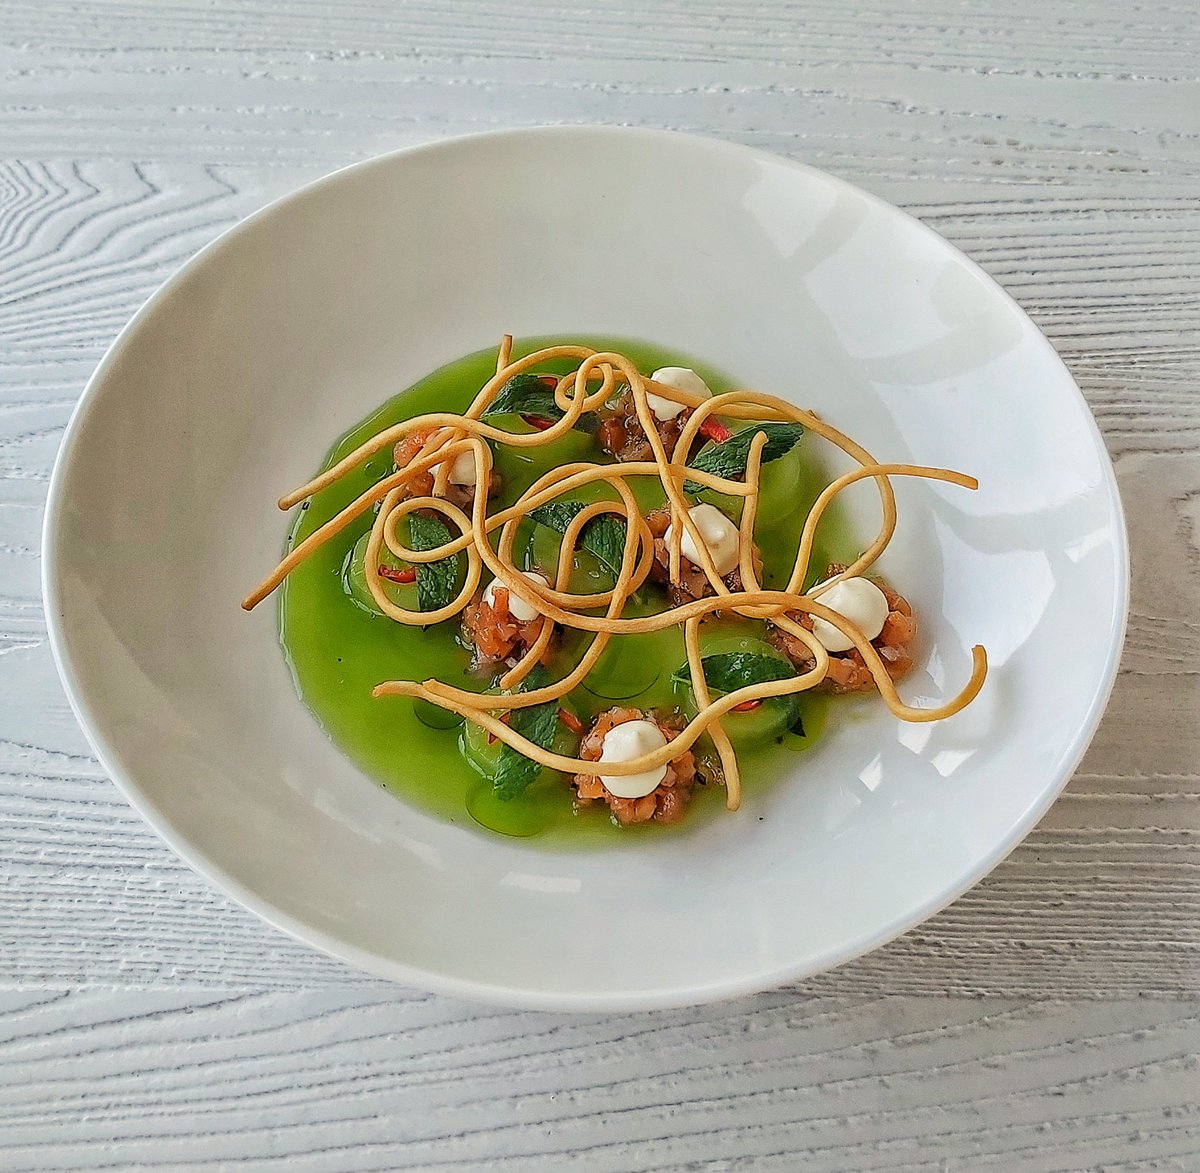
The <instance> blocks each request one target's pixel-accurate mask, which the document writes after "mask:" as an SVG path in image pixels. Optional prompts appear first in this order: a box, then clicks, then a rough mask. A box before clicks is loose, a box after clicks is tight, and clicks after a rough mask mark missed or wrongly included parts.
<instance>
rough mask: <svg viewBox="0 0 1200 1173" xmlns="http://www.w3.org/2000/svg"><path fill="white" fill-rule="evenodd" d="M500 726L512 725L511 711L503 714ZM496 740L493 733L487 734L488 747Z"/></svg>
mask: <svg viewBox="0 0 1200 1173" xmlns="http://www.w3.org/2000/svg"><path fill="white" fill-rule="evenodd" d="M500 724H501V725H511V724H512V710H511V709H509V711H508V712H507V713H504V714H503V715H502V716H501V718H500ZM496 740H497V737H496V735H495V734H494V733H489V734H488V745H492V744H494V743H495V742H496Z"/></svg>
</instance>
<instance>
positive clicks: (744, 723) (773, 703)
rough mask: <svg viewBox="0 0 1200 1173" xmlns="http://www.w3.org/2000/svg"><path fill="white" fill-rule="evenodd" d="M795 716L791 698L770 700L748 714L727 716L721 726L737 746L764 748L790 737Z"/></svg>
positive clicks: (795, 708) (771, 698) (794, 706)
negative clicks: (766, 745) (771, 742)
mask: <svg viewBox="0 0 1200 1173" xmlns="http://www.w3.org/2000/svg"><path fill="white" fill-rule="evenodd" d="M796 714H797V707H796V702H795V701H794V700H793V699H792V698H791V697H786V696H781V697H770V698H769V699H767V700H765V701H763V703H762V704H761V705H759V706H758V708H757V709H751V710H750V711H749V712H746V713H727V714H726V715H725V716H724V717H722V718H721V726H722V728H723V729H724V730H725V732H726V733H728V734H729V740H730V741H732V742H733V744H734V745H764V744H766V743H767V742H769V741H777V740H778V739H779V738H781V737H782V736H783V735H784V734H785V733H787V731H788V730H789V729H790V728H791V727H792V725H793V723H794V722H795V720H796Z"/></svg>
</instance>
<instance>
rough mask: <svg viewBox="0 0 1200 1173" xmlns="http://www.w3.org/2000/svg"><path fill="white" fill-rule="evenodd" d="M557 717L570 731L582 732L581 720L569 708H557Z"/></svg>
mask: <svg viewBox="0 0 1200 1173" xmlns="http://www.w3.org/2000/svg"><path fill="white" fill-rule="evenodd" d="M558 719H559V720H560V721H561V722H562V723H563V724H564V725H565V726H566V727H567V728H568V729H570V731H571V732H572V733H582V732H583V722H582V721H581V720H580V719H579V718H578V717H576V716H575V714H574V713H572V712H571V710H570V709H564V708H560V709H559V710H558Z"/></svg>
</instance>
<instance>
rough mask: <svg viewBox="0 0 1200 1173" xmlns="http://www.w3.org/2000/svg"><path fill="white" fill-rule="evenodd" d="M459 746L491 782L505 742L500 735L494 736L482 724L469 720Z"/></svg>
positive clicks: (465, 755)
mask: <svg viewBox="0 0 1200 1173" xmlns="http://www.w3.org/2000/svg"><path fill="white" fill-rule="evenodd" d="M459 748H460V749H461V750H462V753H463V757H465V758H466V759H467V761H468V762H470V764H471V766H472V767H473V768H474V769H475V770H476V772H477V773H479V774H480V775H481V776H482V777H484V778H486V779H487V780H488V781H489V782H490V781H491V780H492V779H493V778H495V776H496V767H497V766H498V765H499V763H500V753H501V751H502V750H503V749H504V742H502V741H501V740H500V739H499V738H498V737H492V735H491V734H490V733H488V731H487V730H486V729H484V728H483V726H482V725H476V724H475V722H474V721H467V722H465V723H464V725H463V731H462V736H461V737H460V738H459Z"/></svg>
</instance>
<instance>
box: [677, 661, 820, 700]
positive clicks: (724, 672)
mask: <svg viewBox="0 0 1200 1173" xmlns="http://www.w3.org/2000/svg"><path fill="white" fill-rule="evenodd" d="M700 663H701V665H702V666H703V668H704V679H705V681H706V683H707V684H708V687H709V688H711V689H712V690H713V691H714V692H721V693H729V692H736V691H737V690H738V689H739V688H746V687H747V686H748V685H751V684H762V683H764V682H766V681H770V680H787V678H788V677H789V676H795V675H796V670H795V668H793V667H792V665H791V664H790V663H788V661H787V660H785V659H783V658H782V657H781V656H764V655H762V654H761V653H759V652H721V653H718V654H717V655H715V656H705V657H704V658H703V659H702V660H701V661H700ZM671 679H672V680H674V681H676V682H678V683H680V684H691V682H692V672H691V669H690V668H689V667H688V665H687V664H683V665H681V666H680V667H679V668H677V669H676V670H675V674H674V675H673V676H672V677H671Z"/></svg>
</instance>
